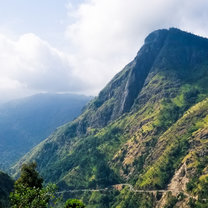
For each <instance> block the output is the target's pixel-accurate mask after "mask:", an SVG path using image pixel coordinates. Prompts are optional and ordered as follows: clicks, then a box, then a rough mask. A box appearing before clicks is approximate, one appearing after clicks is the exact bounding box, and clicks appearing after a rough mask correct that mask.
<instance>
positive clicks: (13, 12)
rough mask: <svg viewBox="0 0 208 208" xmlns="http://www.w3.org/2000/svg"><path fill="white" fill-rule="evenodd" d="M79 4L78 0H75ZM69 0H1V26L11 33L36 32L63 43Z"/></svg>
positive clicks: (53, 41)
mask: <svg viewBox="0 0 208 208" xmlns="http://www.w3.org/2000/svg"><path fill="white" fill-rule="evenodd" d="M74 2H76V4H78V1H74ZM68 3H69V1H67V0H6V1H5V0H1V1H0V6H1V7H0V8H1V9H0V11H1V12H0V28H1V30H3V31H5V32H6V30H7V32H8V33H10V34H11V35H16V36H19V35H22V34H24V33H34V34H37V35H38V36H39V37H40V38H42V39H44V40H47V41H49V42H50V43H52V44H54V45H59V46H60V45H61V44H62V39H63V38H64V31H65V28H66V25H67V24H70V23H71V22H70V21H72V19H70V18H67V7H66V5H67V4H68Z"/></svg>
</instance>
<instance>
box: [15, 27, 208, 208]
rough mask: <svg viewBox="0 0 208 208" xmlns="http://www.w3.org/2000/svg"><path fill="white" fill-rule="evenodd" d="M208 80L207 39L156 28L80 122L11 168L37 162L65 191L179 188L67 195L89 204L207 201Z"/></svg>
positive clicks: (125, 207)
mask: <svg viewBox="0 0 208 208" xmlns="http://www.w3.org/2000/svg"><path fill="white" fill-rule="evenodd" d="M207 83H208V39H206V38H202V37H198V36H196V35H193V34H190V33H187V32H183V31H181V30H179V29H176V28H170V29H169V30H166V29H164V30H157V31H154V32H152V33H151V34H150V35H148V36H147V38H146V39H145V43H144V45H143V46H142V48H141V49H140V51H139V52H138V54H137V56H136V57H135V59H134V60H133V61H132V62H131V63H129V64H128V65H127V66H126V67H125V68H124V69H123V70H122V71H121V72H120V73H118V74H117V75H116V76H115V77H114V78H113V79H112V80H111V81H110V82H109V84H107V86H106V87H105V88H104V89H103V90H102V91H101V92H100V93H99V95H98V97H96V98H94V99H93V100H92V101H91V102H90V103H89V105H88V106H87V107H86V109H85V110H84V112H83V113H82V114H81V115H80V116H79V117H78V118H77V119H75V120H74V121H72V122H71V123H68V124H65V125H64V126H62V127H60V128H58V129H57V130H56V131H55V132H54V133H53V134H52V135H51V136H49V137H48V138H47V139H46V140H44V141H43V142H41V143H40V144H39V145H37V146H36V147H35V148H34V149H33V150H32V151H31V152H30V153H28V154H26V155H25V156H24V157H23V158H22V159H21V160H20V161H19V162H18V163H17V164H16V165H15V166H14V167H13V171H14V172H15V173H16V174H17V172H18V169H19V167H20V165H21V164H22V163H23V162H28V161H32V160H36V161H37V163H38V166H39V171H40V173H41V174H42V176H43V177H44V178H45V180H46V181H47V182H49V181H53V182H56V183H57V184H58V185H59V187H60V188H61V189H62V190H68V189H76V190H77V189H83V188H84V189H87V188H89V189H90V188H98V187H101V188H102V187H103V188H105V187H109V186H111V185H114V184H123V183H129V184H132V186H133V187H135V189H141V190H161V189H162V190H164V189H165V190H170V191H171V192H172V190H173V187H175V188H174V189H175V190H177V191H176V192H172V194H171V193H170V194H168V193H165V194H164V195H163V196H162V198H161V196H159V195H158V196H154V195H153V194H151V193H132V192H131V190H130V189H129V188H128V187H126V188H124V189H122V190H121V191H118V190H114V191H112V192H106V193H103V192H102V191H101V192H96V193H91V192H87V193H77V194H73V193H72V194H71V195H70V194H69V193H68V195H67V196H66V197H75V196H76V197H79V198H82V199H83V200H84V202H85V203H86V204H87V208H88V207H89V208H92V207H99V208H100V207H102V208H118V207H119V208H140V207H141V208H144V207H146V208H153V207H160V208H162V207H164V208H165V207H167V206H168V204H173V205H171V206H172V207H190V206H192V207H197V206H198V204H200V203H201V204H202V205H203V206H206V203H207V202H206V200H204V199H206V198H207V196H206V194H205V193H207V191H208V190H206V184H207V183H208V182H207V181H208V171H207V170H208V160H207V158H208V151H207V149H208V140H207V139H208V136H207V135H208V132H207V129H208V117H207V115H208V85H207ZM202 155H203V157H202ZM180 192H182V193H185V196H190V198H187V197H182V196H181V195H180ZM180 196H181V197H180ZM197 197H198V200H196V199H197ZM190 200H191V202H190ZM174 203H175V204H174ZM191 203H192V205H190V204H191Z"/></svg>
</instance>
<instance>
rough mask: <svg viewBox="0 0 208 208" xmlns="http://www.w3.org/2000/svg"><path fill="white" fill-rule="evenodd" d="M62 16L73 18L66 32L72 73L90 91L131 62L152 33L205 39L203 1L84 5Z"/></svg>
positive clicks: (207, 5)
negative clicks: (168, 31) (181, 32)
mask: <svg viewBox="0 0 208 208" xmlns="http://www.w3.org/2000/svg"><path fill="white" fill-rule="evenodd" d="M68 10H69V12H68V13H69V16H70V17H73V18H74V23H73V24H71V25H69V26H68V28H67V30H66V37H67V38H68V40H69V42H70V46H73V47H72V48H73V51H72V53H73V55H74V57H75V60H76V62H73V67H74V69H75V70H76V71H77V72H79V74H80V76H83V77H85V79H86V80H87V81H88V82H89V83H91V86H94V89H100V88H102V87H103V86H104V84H105V83H106V82H107V81H108V80H110V79H111V78H112V76H113V75H114V74H115V73H116V72H118V71H119V70H121V69H122V68H123V67H124V65H126V64H127V63H128V62H129V61H131V60H132V59H133V58H134V56H135V55H136V53H137V51H138V50H139V48H140V47H141V45H142V43H143V40H144V38H145V36H146V35H147V34H148V33H150V32H151V31H153V30H156V29H160V28H169V27H179V28H181V29H185V30H187V31H191V32H194V33H197V34H201V35H204V36H205V35H207V34H208V21H207V19H208V12H207V11H208V2H207V1H206V0H184V1H180V0H148V1H147V0H128V1H126V0H87V1H85V2H83V3H82V4H81V5H80V6H79V7H78V8H76V9H73V7H72V5H70V6H69V7H68Z"/></svg>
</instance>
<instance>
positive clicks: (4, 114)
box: [0, 94, 91, 169]
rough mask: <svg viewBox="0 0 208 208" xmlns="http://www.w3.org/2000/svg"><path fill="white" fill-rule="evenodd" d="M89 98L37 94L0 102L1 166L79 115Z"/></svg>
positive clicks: (3, 166) (6, 165) (4, 166)
mask: <svg viewBox="0 0 208 208" xmlns="http://www.w3.org/2000/svg"><path fill="white" fill-rule="evenodd" d="M90 99H91V98H90V97H86V96H81V95H72V94H38V95H34V96H31V97H26V98H22V99H19V100H15V101H10V102H9V103H6V104H2V105H0V169H6V168H8V167H9V166H10V165H11V164H12V163H14V162H15V161H17V160H18V159H19V158H20V157H21V156H23V155H24V154H25V153H26V152H28V151H29V150H30V149H31V148H32V147H34V146H35V145H37V144H38V143H40V142H41V141H42V140H43V139H45V138H46V137H47V136H49V135H50V134H51V133H52V132H53V131H54V130H55V129H56V128H57V127H58V126H60V125H63V124H64V123H67V122H69V121H71V120H73V119H74V118H76V117H77V116H78V115H79V114H80V113H81V109H82V108H83V107H84V105H86V103H87V102H88V101H89V100H90Z"/></svg>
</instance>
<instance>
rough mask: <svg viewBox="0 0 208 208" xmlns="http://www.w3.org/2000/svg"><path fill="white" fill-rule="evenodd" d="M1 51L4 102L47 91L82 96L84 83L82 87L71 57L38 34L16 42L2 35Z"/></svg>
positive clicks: (24, 36)
mask: <svg viewBox="0 0 208 208" xmlns="http://www.w3.org/2000/svg"><path fill="white" fill-rule="evenodd" d="M0 51H1V53H0V74H1V77H0V93H1V95H2V96H1V99H8V98H9V97H13V96H14V97H19V96H23V95H27V94H31V93H34V92H43V91H46V92H69V91H73V92H79V91H80V90H82V88H83V87H84V86H83V85H84V82H81V84H80V85H79V84H78V83H79V82H80V79H79V77H77V76H76V75H75V73H74V71H73V69H72V68H71V65H70V56H69V55H65V54H64V53H62V52H60V51H58V50H57V49H55V48H53V47H51V46H50V45H49V44H48V43H47V42H45V41H43V40H41V39H40V38H38V37H37V36H36V35H34V34H24V35H22V36H21V37H20V38H19V39H18V40H16V41H13V40H11V39H9V38H7V37H5V36H3V35H0ZM17 93H18V94H19V95H17Z"/></svg>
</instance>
